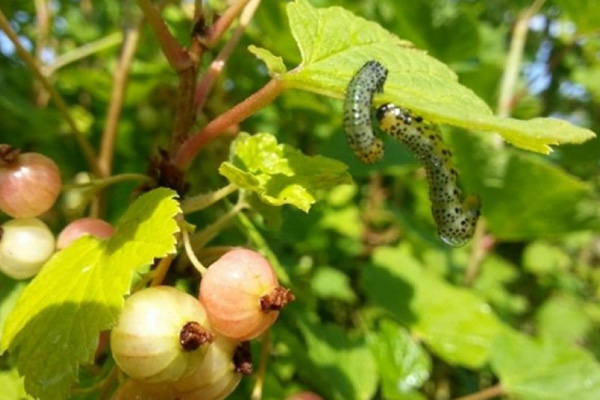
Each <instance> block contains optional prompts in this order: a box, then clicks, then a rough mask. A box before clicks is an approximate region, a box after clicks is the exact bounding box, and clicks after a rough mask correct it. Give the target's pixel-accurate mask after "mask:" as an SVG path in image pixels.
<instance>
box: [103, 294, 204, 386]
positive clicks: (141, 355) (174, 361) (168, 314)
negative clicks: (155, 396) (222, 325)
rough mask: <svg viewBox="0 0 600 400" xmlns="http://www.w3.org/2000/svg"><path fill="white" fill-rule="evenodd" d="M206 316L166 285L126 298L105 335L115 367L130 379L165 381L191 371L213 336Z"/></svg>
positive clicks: (198, 306)
mask: <svg viewBox="0 0 600 400" xmlns="http://www.w3.org/2000/svg"><path fill="white" fill-rule="evenodd" d="M208 327H209V325H208V320H207V317H206V312H205V311H204V308H203V307H202V304H200V303H199V302H198V300H196V299H195V298H194V297H193V296H190V295H189V294H187V293H184V292H181V291H179V290H177V289H175V288H172V287H170V286H158V287H152V288H149V289H144V290H141V291H139V292H136V293H134V294H133V295H131V296H130V297H129V298H127V300H125V304H124V306H123V310H122V312H121V315H120V316H119V321H118V322H117V325H116V326H115V327H114V328H113V329H112V332H111V337H110V340H111V348H112V354H113V358H114V359H115V362H116V363H117V365H118V366H119V367H120V368H121V369H122V370H123V371H124V372H125V373H126V374H128V375H129V376H130V377H132V378H134V379H138V380H144V381H146V382H169V381H175V380H177V379H181V378H183V377H185V376H186V375H188V374H189V373H191V372H192V370H193V369H194V368H195V366H196V365H198V363H200V362H201V361H202V358H203V357H204V355H205V353H206V351H207V349H208V347H209V344H210V342H212V341H213V340H214V334H212V333H211V332H210V330H209V328H208Z"/></svg>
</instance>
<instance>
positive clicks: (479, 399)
mask: <svg viewBox="0 0 600 400" xmlns="http://www.w3.org/2000/svg"><path fill="white" fill-rule="evenodd" d="M504 394H506V392H505V391H504V388H503V387H502V386H501V385H499V384H498V385H495V386H492V387H489V388H487V389H483V390H481V391H479V392H477V393H473V394H470V395H468V396H462V397H457V398H456V399H454V400H487V399H492V398H494V397H499V396H502V395H504Z"/></svg>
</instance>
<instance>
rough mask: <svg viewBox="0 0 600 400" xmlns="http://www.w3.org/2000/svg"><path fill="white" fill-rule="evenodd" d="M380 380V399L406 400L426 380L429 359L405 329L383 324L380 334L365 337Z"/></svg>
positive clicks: (384, 322) (387, 321)
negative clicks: (381, 391)
mask: <svg viewBox="0 0 600 400" xmlns="http://www.w3.org/2000/svg"><path fill="white" fill-rule="evenodd" d="M367 339H368V342H369V346H370V347H371V352H372V353H373V356H374V357H375V362H376V363H377V370H378V372H379V376H380V378H381V383H382V389H383V397H384V398H386V399H405V398H406V395H407V394H408V393H411V392H413V391H415V390H416V389H418V388H420V387H421V385H422V384H423V383H424V382H425V381H427V379H429V375H430V373H431V359H430V358H429V354H428V353H427V352H426V351H425V350H424V349H423V347H421V346H420V345H419V344H418V343H416V342H415V341H414V340H413V339H412V338H411V337H410V334H409V333H408V332H407V331H406V329H404V328H402V327H401V326H399V325H397V324H396V323H395V322H392V321H389V320H383V321H382V322H381V323H380V324H379V330H378V331H377V332H376V333H372V334H370V335H369V336H368V338H367Z"/></svg>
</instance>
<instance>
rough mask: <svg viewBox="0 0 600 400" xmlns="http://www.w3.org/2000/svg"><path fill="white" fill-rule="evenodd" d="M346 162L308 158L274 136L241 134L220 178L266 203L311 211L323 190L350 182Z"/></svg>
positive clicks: (316, 157) (320, 157) (221, 168)
mask: <svg viewBox="0 0 600 400" xmlns="http://www.w3.org/2000/svg"><path fill="white" fill-rule="evenodd" d="M346 170H347V167H346V165H344V164H343V163H341V162H339V161H336V160H332V159H329V158H326V157H322V156H315V157H309V156H306V155H304V154H302V153H301V152H300V151H298V150H296V149H294V148H292V147H290V146H288V145H285V144H278V143H277V140H276V139H275V137H274V136H272V135H269V134H266V133H259V134H256V135H253V136H250V135H249V134H247V133H242V134H240V135H238V137H237V139H236V140H235V141H234V142H233V143H232V145H231V151H230V161H229V162H224V163H223V164H221V166H220V167H219V172H220V173H221V175H223V176H225V177H226V178H227V179H229V181H230V182H232V183H235V184H236V185H238V186H239V187H241V188H243V189H246V190H250V191H252V192H256V193H257V194H258V196H259V198H260V199H261V200H262V201H263V202H265V203H266V204H269V205H272V206H281V205H283V204H291V205H293V206H295V207H297V208H299V209H301V210H302V211H305V212H308V210H309V209H310V206H311V205H312V204H314V203H315V201H316V197H317V193H318V192H319V191H320V190H324V189H330V188H332V187H335V186H337V185H341V184H344V183H350V182H351V177H350V175H349V174H348V172H347V171H346Z"/></svg>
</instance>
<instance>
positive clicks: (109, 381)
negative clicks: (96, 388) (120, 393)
mask: <svg viewBox="0 0 600 400" xmlns="http://www.w3.org/2000/svg"><path fill="white" fill-rule="evenodd" d="M117 376H119V369H118V368H117V366H116V365H115V366H114V367H112V369H111V370H110V372H109V374H108V376H107V378H106V380H105V381H104V385H103V388H102V392H100V395H99V396H98V399H99V400H106V399H108V395H109V393H110V389H111V388H112V385H113V382H114V381H115V380H116V379H117Z"/></svg>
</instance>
